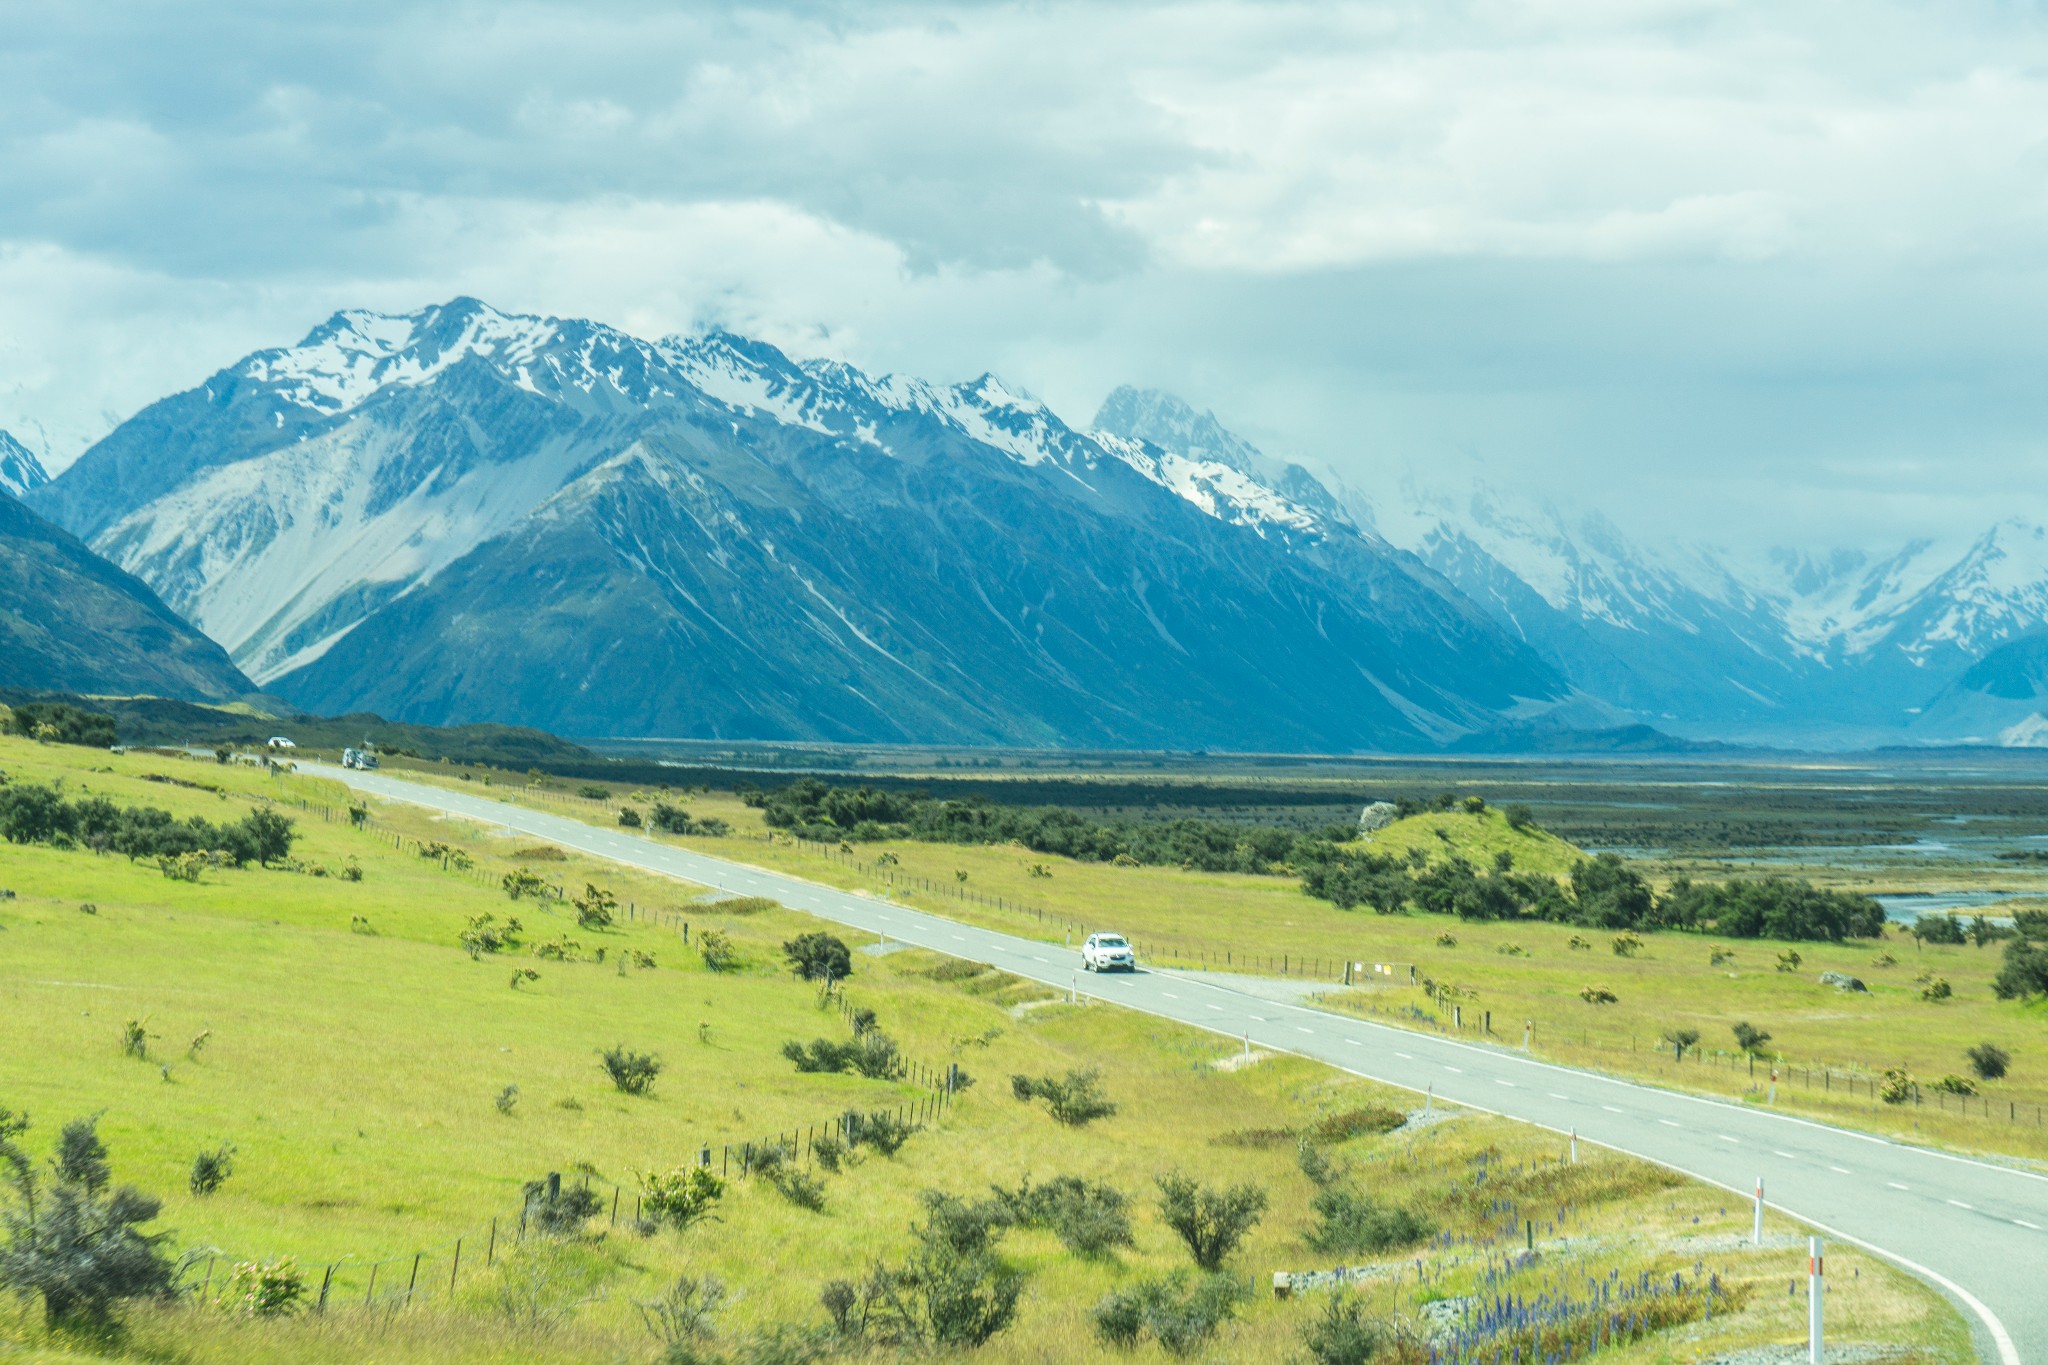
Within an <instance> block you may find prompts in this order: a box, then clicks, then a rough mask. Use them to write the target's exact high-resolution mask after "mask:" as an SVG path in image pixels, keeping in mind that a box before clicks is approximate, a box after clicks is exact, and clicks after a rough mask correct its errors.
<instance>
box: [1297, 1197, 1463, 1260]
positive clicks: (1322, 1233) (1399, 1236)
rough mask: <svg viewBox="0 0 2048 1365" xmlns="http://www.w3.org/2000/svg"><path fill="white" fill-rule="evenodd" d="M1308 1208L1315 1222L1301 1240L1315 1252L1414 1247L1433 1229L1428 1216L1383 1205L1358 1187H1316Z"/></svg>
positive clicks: (1361, 1251)
mask: <svg viewBox="0 0 2048 1365" xmlns="http://www.w3.org/2000/svg"><path fill="white" fill-rule="evenodd" d="M1309 1207H1310V1208H1311V1209H1313V1210H1314V1212H1315V1215H1316V1219H1317V1223H1316V1226H1315V1227H1313V1228H1311V1229H1310V1230H1309V1232H1308V1234H1307V1235H1306V1236H1305V1237H1303V1238H1302V1240H1303V1241H1305V1242H1306V1243H1308V1245H1309V1247H1310V1248H1311V1249H1313V1250H1315V1251H1321V1252H1327V1253H1331V1254H1334V1255H1347V1254H1352V1253H1364V1254H1377V1253H1379V1252H1382V1251H1391V1250H1393V1249H1394V1248H1395V1247H1405V1246H1413V1245H1414V1244H1415V1243H1417V1242H1420V1241H1422V1240H1423V1239H1424V1238H1426V1237H1428V1236H1429V1235H1430V1234H1431V1233H1432V1232H1434V1231H1435V1230H1436V1229H1435V1227H1434V1226H1433V1225H1432V1224H1431V1223H1430V1221H1429V1220H1428V1219H1427V1218H1424V1217H1422V1216H1420V1215H1419V1214H1415V1213H1412V1212H1410V1211H1409V1210H1407V1209H1404V1208H1401V1207H1399V1206H1394V1205H1387V1204H1382V1203H1380V1202H1379V1201H1378V1200H1376V1199H1374V1198H1372V1197H1371V1196H1370V1195H1367V1194H1364V1193H1361V1192H1359V1191H1357V1190H1348V1189H1343V1188H1339V1187H1334V1186H1333V1187H1331V1188H1328V1189H1324V1190H1319V1191H1317V1192H1316V1196H1315V1198H1314V1199H1313V1200H1312V1201H1310V1205H1309Z"/></svg>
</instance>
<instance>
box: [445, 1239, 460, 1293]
mask: <svg viewBox="0 0 2048 1365" xmlns="http://www.w3.org/2000/svg"><path fill="white" fill-rule="evenodd" d="M461 1269H462V1239H461V1238H460V1237H457V1238H456V1239H455V1264H453V1265H451V1266H449V1267H448V1297H449V1298H451V1299H452V1298H454V1297H455V1276H456V1272H458V1271H460V1270H461Z"/></svg>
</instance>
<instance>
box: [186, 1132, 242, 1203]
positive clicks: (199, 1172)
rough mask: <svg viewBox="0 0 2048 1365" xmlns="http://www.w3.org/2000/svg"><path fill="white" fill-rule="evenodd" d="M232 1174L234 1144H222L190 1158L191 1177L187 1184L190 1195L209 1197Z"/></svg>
mask: <svg viewBox="0 0 2048 1365" xmlns="http://www.w3.org/2000/svg"><path fill="white" fill-rule="evenodd" d="M234 1173H235V1148H234V1144H233V1143H229V1142H223V1143H222V1144H221V1145H220V1146H218V1147H215V1148H213V1149H212V1150H210V1151H204V1152H201V1153H200V1154H199V1155H198V1156H195V1157H193V1158H192V1175H191V1179H190V1180H189V1181H188V1184H189V1186H190V1188H191V1190H192V1193H194V1194H197V1195H209V1194H212V1193H213V1192H214V1191H216V1190H218V1189H219V1188H220V1187H221V1186H222V1185H225V1184H226V1183H227V1180H228V1177H229V1176H231V1175H233V1174H234Z"/></svg>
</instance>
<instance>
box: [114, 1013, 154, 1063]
mask: <svg viewBox="0 0 2048 1365" xmlns="http://www.w3.org/2000/svg"><path fill="white" fill-rule="evenodd" d="M155 1036H156V1035H155V1034H153V1033H151V1032H150V1031H149V1021H148V1020H147V1019H130V1020H129V1021H128V1022H127V1023H125V1024H123V1025H121V1054H122V1055H123V1056H125V1057H133V1058H135V1060H137V1061H138V1062H146V1061H148V1060H149V1040H150V1039H151V1038H154V1037H155Z"/></svg>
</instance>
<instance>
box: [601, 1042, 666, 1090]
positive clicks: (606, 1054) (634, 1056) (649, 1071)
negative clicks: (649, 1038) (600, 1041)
mask: <svg viewBox="0 0 2048 1365" xmlns="http://www.w3.org/2000/svg"><path fill="white" fill-rule="evenodd" d="M598 1058H599V1060H600V1063H601V1064H602V1065H603V1067H604V1074H605V1075H607V1076H609V1077H611V1079H612V1084H613V1085H614V1086H616V1087H617V1088H618V1089H619V1090H620V1091H621V1092H622V1093H624V1094H627V1095H644V1094H646V1093H647V1092H648V1090H650V1089H651V1088H652V1087H653V1085H654V1078H655V1077H656V1076H659V1075H660V1074H661V1070H662V1067H661V1059H660V1058H659V1057H655V1056H653V1055H652V1054H650V1053H645V1052H634V1051H632V1050H630V1049H629V1048H627V1047H626V1045H625V1044H624V1043H621V1044H619V1045H618V1046H617V1047H609V1048H606V1049H605V1050H604V1051H602V1052H600V1053H598Z"/></svg>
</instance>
